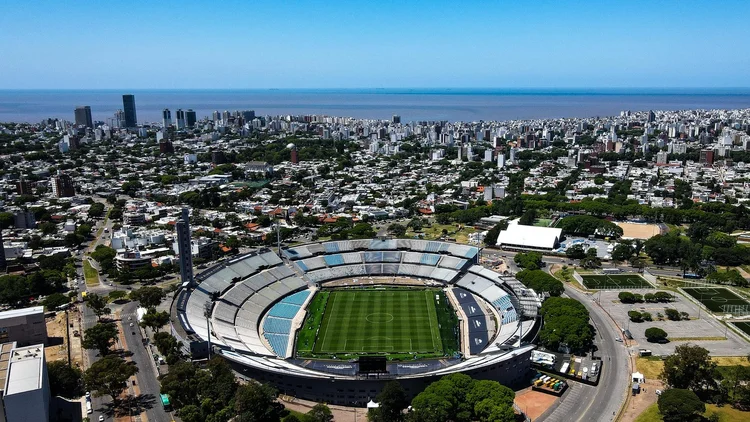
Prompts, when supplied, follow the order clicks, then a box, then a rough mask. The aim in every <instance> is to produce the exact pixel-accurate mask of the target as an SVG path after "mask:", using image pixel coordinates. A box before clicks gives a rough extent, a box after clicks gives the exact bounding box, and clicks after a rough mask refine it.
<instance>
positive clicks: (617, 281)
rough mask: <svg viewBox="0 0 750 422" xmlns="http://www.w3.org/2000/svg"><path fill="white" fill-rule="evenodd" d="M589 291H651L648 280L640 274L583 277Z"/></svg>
mask: <svg viewBox="0 0 750 422" xmlns="http://www.w3.org/2000/svg"><path fill="white" fill-rule="evenodd" d="M581 278H582V279H583V284H584V286H586V288H588V289H651V288H653V287H654V286H652V285H651V284H650V283H649V282H648V281H646V279H644V278H643V277H641V276H639V275H638V274H599V275H581Z"/></svg>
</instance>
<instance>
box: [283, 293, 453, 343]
mask: <svg viewBox="0 0 750 422" xmlns="http://www.w3.org/2000/svg"><path fill="white" fill-rule="evenodd" d="M322 302H325V305H323V303H322ZM320 313H322V317H321V316H319V314H320ZM317 324H319V330H317V333H316V334H315V336H314V337H312V336H310V335H309V334H308V332H309V331H312V330H314V329H315V328H317V327H315V325H317ZM457 324H458V322H457V318H456V316H455V312H454V311H453V309H452V307H451V306H450V304H449V303H448V301H447V299H446V297H445V294H444V293H443V292H442V291H441V290H439V289H428V290H410V289H383V290H365V289H357V290H333V291H330V292H327V291H323V292H319V293H318V295H316V297H315V298H314V299H313V301H312V303H311V304H310V307H309V308H308V315H307V320H306V321H305V324H303V327H302V331H301V332H300V335H299V336H298V341H297V351H298V353H299V352H301V353H299V354H300V355H301V356H304V355H308V356H311V357H331V356H334V355H363V354H389V355H397V354H410V353H411V354H418V355H420V356H421V357H428V356H443V355H445V354H450V353H453V352H455V351H456V350H457V339H456V335H455V331H456V327H457ZM306 331H307V332H306Z"/></svg>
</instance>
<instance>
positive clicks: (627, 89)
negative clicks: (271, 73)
mask: <svg viewBox="0 0 750 422" xmlns="http://www.w3.org/2000/svg"><path fill="white" fill-rule="evenodd" d="M732 89H742V90H748V89H750V86H635V87H634V86H627V87H626V86H564V87H549V86H536V87H535V86H526V87H491V86H486V87H460V86H444V87H440V86H433V87H410V86H400V87H317V88H312V87H287V88H278V87H254V88H253V87H243V88H206V87H196V88H184V87H183V88H132V87H131V88H122V87H116V88H81V87H79V88H49V87H43V88H0V91H296V90H299V91H321V90H338V91H352V90H509V91H521V90H551V91H561V90H625V91H633V90H732Z"/></svg>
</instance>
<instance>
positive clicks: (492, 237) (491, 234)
mask: <svg viewBox="0 0 750 422" xmlns="http://www.w3.org/2000/svg"><path fill="white" fill-rule="evenodd" d="M507 228H508V221H507V220H503V221H501V222H499V223H497V224H495V226H494V227H493V228H491V229H489V230H488V231H487V235H485V236H484V244H485V245H487V246H495V245H496V244H497V237H498V236H499V235H500V232H501V231H503V230H505V229H507Z"/></svg>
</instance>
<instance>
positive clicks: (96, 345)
mask: <svg viewBox="0 0 750 422" xmlns="http://www.w3.org/2000/svg"><path fill="white" fill-rule="evenodd" d="M117 334H118V331H117V327H116V326H115V324H114V323H113V322H105V323H101V322H100V323H97V324H96V325H94V326H93V327H91V328H87V329H86V330H85V331H84V332H83V342H82V343H81V345H82V346H83V347H84V348H85V349H96V350H98V351H99V354H100V355H101V356H105V355H107V354H108V353H109V348H110V346H112V344H113V343H114V341H115V339H116V338H117Z"/></svg>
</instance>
